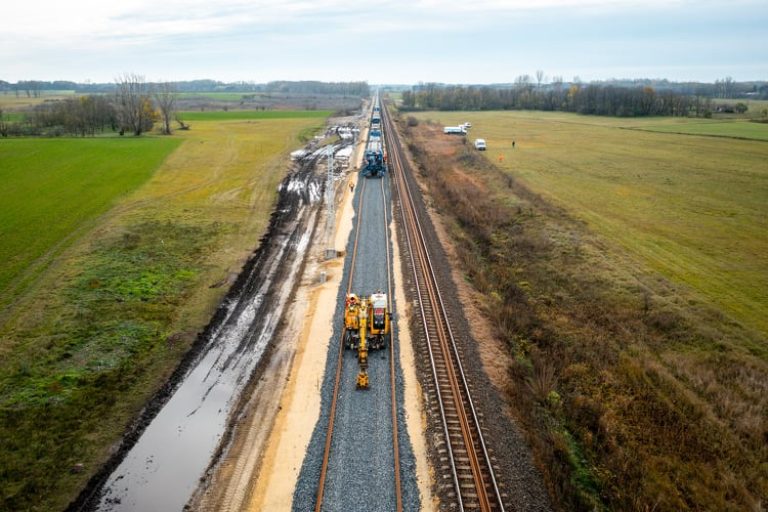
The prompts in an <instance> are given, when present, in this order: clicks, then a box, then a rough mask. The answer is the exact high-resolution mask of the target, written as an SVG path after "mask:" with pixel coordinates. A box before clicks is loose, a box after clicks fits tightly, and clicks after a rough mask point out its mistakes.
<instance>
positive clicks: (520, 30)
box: [0, 0, 768, 84]
mask: <svg viewBox="0 0 768 512" xmlns="http://www.w3.org/2000/svg"><path fill="white" fill-rule="evenodd" d="M0 19H2V21H3V23H2V24H1V25H0V27H1V28H0V79H3V80H7V81H12V82H15V81H17V80H29V79H38V80H53V79H65V80H74V81H78V82H82V81H85V80H91V81H94V82H110V81H113V79H114V78H115V77H116V76H117V75H119V74H122V73H125V72H133V73H138V74H141V75H144V76H145V77H146V78H147V79H148V80H153V81H154V80H168V81H173V80H189V79H195V78H212V79H216V80H223V81H236V80H244V81H254V82H266V81H269V80H279V79H287V80H300V79H316V80H326V81H339V80H367V81H369V82H370V83H374V84H376V83H415V82H419V81H424V82H427V81H437V82H449V83H490V82H512V81H514V78H515V77H516V76H518V75H521V74H529V75H531V76H533V75H534V74H535V72H536V70H537V69H541V70H543V71H544V72H545V74H546V76H547V77H551V76H553V75H561V76H563V77H564V79H565V80H566V81H567V80H571V79H573V77H574V76H579V77H580V78H581V79H582V80H593V79H608V78H642V77H647V78H669V79H671V80H696V81H713V80H715V79H716V78H720V77H724V76H728V75H730V76H732V77H733V78H734V79H736V80H766V79H768V1H767V0H731V1H728V2H724V1H722V0H718V1H710V0H702V1H692V0H664V1H661V0H645V1H632V0H594V1H578V0H474V1H472V0H457V1H443V0H392V1H386V0H379V1H376V2H367V1H365V0H311V1H303V0H282V1H279V0H123V1H118V0H49V1H45V0H14V1H10V2H5V3H4V5H3V7H2V9H0Z"/></svg>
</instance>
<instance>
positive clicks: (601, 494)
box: [403, 113, 768, 512]
mask: <svg viewBox="0 0 768 512" xmlns="http://www.w3.org/2000/svg"><path fill="white" fill-rule="evenodd" d="M422 118H424V119H426V118H432V119H440V120H441V121H443V122H444V123H446V124H456V123H457V122H458V121H464V120H467V119H469V120H470V121H471V122H472V123H473V129H472V130H473V135H472V136H473V137H474V136H479V137H484V138H486V139H487V140H488V143H489V147H490V148H491V150H490V151H488V152H487V154H483V153H481V152H478V151H475V150H474V149H472V147H471V145H469V144H467V145H464V144H463V143H462V138H460V137H456V136H446V135H444V134H442V128H441V126H440V125H436V124H432V123H426V122H420V123H412V122H410V123H403V126H404V127H405V125H406V124H407V125H408V126H411V127H410V128H404V131H406V133H407V134H408V138H409V141H410V142H409V147H410V148H411V151H412V153H413V155H414V158H415V160H416V162H417V164H418V169H419V174H420V175H421V176H422V178H423V184H424V186H425V188H426V189H427V190H428V191H429V194H430V201H429V202H430V204H432V205H434V208H435V209H436V210H437V212H438V213H440V218H441V220H442V222H443V223H444V224H445V225H446V227H447V232H448V233H449V235H450V237H451V238H452V241H453V245H454V249H455V254H456V260H457V261H456V262H455V265H456V268H457V269H460V271H461V273H462V274H463V277H464V278H465V279H466V280H467V281H468V282H469V283H471V284H472V286H473V287H474V288H475V289H476V290H477V292H478V294H477V295H476V296H474V297H472V298H471V300H472V302H473V303H475V304H479V305H480V307H481V308H482V309H483V311H484V313H485V315H486V317H487V318H486V320H485V321H486V324H487V326H488V328H489V329H492V330H493V334H492V335H493V336H494V337H495V338H496V339H498V340H500V341H502V342H503V343H504V346H505V348H506V349H507V351H508V353H509V355H510V356H511V358H510V363H509V365H508V368H509V369H508V373H507V374H506V375H505V378H503V379H500V380H499V381H498V382H496V384H497V386H498V389H499V390H500V392H501V393H502V395H503V396H505V397H506V398H507V400H508V403H509V404H510V405H511V407H512V409H513V410H514V411H515V413H514V414H515V419H516V421H517V422H518V424H520V425H521V426H522V427H523V428H524V430H525V431H526V434H527V439H528V440H529V442H530V444H531V447H532V449H533V452H534V454H535V458H536V460H537V464H538V466H539V467H540V468H541V470H542V474H543V477H544V480H545V482H546V485H547V486H548V489H549V491H550V493H551V495H552V496H553V497H554V499H553V501H554V502H555V504H556V505H558V508H559V509H560V510H578V511H585V512H586V511H608V510H637V511H649V510H665V511H666V510H670V511H672V510H674V511H703V510H707V511H710V510H711V511H718V512H720V511H732V512H741V511H743V510H761V508H762V507H763V504H764V503H766V502H768V467H767V466H766V464H765V461H766V460H768V445H767V444H766V443H765V439H766V436H767V435H768V430H767V428H766V426H767V425H768V389H767V388H766V383H768V348H767V347H768V336H766V324H765V312H766V303H767V302H768V301H767V300H766V296H765V290H766V269H768V265H766V249H768V247H766V243H768V242H767V241H766V238H767V237H766V233H767V232H768V231H767V230H766V225H765V223H766V221H767V220H768V219H767V216H766V204H768V203H767V201H766V199H767V198H766V175H768V172H767V171H768V169H766V162H767V161H768V159H766V158H765V157H766V151H768V149H767V148H766V147H767V146H768V144H766V143H765V142H760V141H743V140H736V139H721V138H711V137H696V136H689V135H672V134H664V133H652V132H645V131H629V130H623V129H620V126H618V125H619V124H625V123H626V120H614V119H604V120H602V119H599V118H582V117H578V116H564V115H548V114H543V113H451V114H446V113H427V114H424V115H423V116H422ZM643 122H648V123H656V124H659V123H660V120H658V119H656V120H645V121H640V122H639V123H638V124H642V123H643ZM414 124H416V126H413V125H414ZM662 124H663V123H662ZM512 140H515V141H516V148H515V149H514V150H513V149H512V145H511V142H512ZM501 148H504V149H501ZM665 276H667V277H665ZM724 312H725V313H724ZM733 318H738V319H739V320H741V322H740V323H739V322H734V321H733ZM480 331H482V330H480ZM487 342H488V340H486V339H484V338H483V336H482V333H481V335H480V336H479V338H478V344H479V346H480V349H479V350H480V351H481V352H482V350H483V346H484V344H485V343H487ZM491 346H492V347H495V345H494V344H492V345H491ZM494 354H495V353H494ZM493 364H497V365H498V364H499V362H498V360H495V361H494V363H493Z"/></svg>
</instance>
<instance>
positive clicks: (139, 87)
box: [115, 73, 155, 135]
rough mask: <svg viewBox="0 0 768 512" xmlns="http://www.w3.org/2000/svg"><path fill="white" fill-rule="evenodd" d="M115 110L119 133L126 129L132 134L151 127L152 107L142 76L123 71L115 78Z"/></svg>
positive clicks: (138, 133)
mask: <svg viewBox="0 0 768 512" xmlns="http://www.w3.org/2000/svg"><path fill="white" fill-rule="evenodd" d="M115 83H116V84H117V90H116V91H115V110H116V111H117V120H118V123H119V124H120V133H121V134H122V133H124V132H125V131H126V130H129V131H131V132H133V134H134V135H141V134H142V133H143V132H146V131H149V130H151V129H152V125H153V123H154V117H155V113H154V109H153V108H152V99H151V97H150V95H149V87H148V86H147V83H146V82H145V81H144V77H143V76H141V75H136V74H133V73H125V74H123V75H122V76H119V77H117V78H116V79H115Z"/></svg>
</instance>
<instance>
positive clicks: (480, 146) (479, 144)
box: [475, 139, 485, 151]
mask: <svg viewBox="0 0 768 512" xmlns="http://www.w3.org/2000/svg"><path fill="white" fill-rule="evenodd" d="M475 149H476V150H478V151H485V139H475Z"/></svg>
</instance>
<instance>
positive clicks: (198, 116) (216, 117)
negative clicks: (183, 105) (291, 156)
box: [181, 110, 331, 122]
mask: <svg viewBox="0 0 768 512" xmlns="http://www.w3.org/2000/svg"><path fill="white" fill-rule="evenodd" d="M330 115H331V112H330V111H328V110H229V111H226V112H225V111H223V110H219V111H211V112H182V113H181V116H182V119H184V121H185V122H186V121H237V120H241V121H242V120H249V119H307V118H315V119H325V118H326V117H328V116H330Z"/></svg>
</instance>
